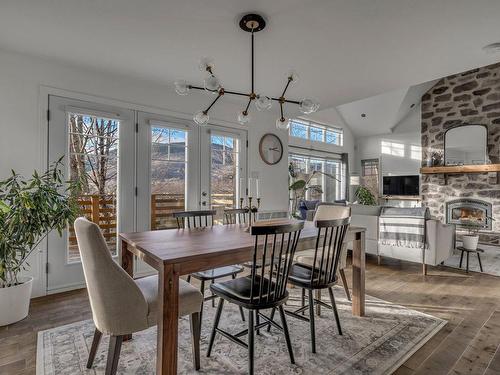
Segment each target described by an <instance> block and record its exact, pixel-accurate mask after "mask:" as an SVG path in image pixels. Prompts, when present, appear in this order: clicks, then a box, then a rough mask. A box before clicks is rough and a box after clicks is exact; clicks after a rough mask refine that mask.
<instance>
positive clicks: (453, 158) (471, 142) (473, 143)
mask: <svg viewBox="0 0 500 375" xmlns="http://www.w3.org/2000/svg"><path fill="white" fill-rule="evenodd" d="M488 163H489V159H488V129H487V127H486V125H480V124H470V125H469V124H464V125H459V126H456V127H453V128H450V129H448V130H447V131H446V132H445V133H444V164H445V165H484V164H488Z"/></svg>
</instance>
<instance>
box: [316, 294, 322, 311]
mask: <svg viewBox="0 0 500 375" xmlns="http://www.w3.org/2000/svg"><path fill="white" fill-rule="evenodd" d="M316 299H317V300H318V301H321V289H317V290H316ZM316 315H318V316H321V305H320V304H319V303H317V304H316Z"/></svg>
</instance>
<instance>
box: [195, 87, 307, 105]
mask: <svg viewBox="0 0 500 375" xmlns="http://www.w3.org/2000/svg"><path fill="white" fill-rule="evenodd" d="M189 88H190V89H193V90H200V91H205V88H204V87H200V86H193V85H189ZM224 93H225V94H231V95H239V96H246V97H247V98H249V97H250V96H251V94H246V93H244V92H238V91H229V90H226V89H224ZM270 99H271V100H274V101H277V102H279V101H280V98H270ZM284 102H285V103H291V104H300V102H299V101H297V100H288V99H285V100H284Z"/></svg>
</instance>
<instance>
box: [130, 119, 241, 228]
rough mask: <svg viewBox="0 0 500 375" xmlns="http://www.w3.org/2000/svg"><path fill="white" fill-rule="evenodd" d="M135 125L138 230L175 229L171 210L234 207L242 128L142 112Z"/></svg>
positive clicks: (239, 167)
mask: <svg viewBox="0 0 500 375" xmlns="http://www.w3.org/2000/svg"><path fill="white" fill-rule="evenodd" d="M138 126H139V130H138V138H137V139H138V159H137V160H138V164H137V182H138V184H137V187H138V195H137V197H138V198H137V212H138V222H137V229H138V230H159V229H169V228H175V227H176V221H175V220H173V217H172V213H173V212H175V211H183V210H204V209H206V210H208V209H215V210H217V211H218V212H219V211H220V212H222V210H223V208H224V207H237V204H238V203H237V202H238V198H239V196H240V192H239V190H238V189H239V183H238V181H239V178H240V177H243V178H245V177H246V169H247V168H246V164H247V163H246V140H247V133H246V131H239V130H234V129H228V128H225V127H220V126H215V125H208V126H203V127H200V126H198V125H196V124H194V123H193V122H192V121H183V120H179V119H173V118H169V117H166V116H159V115H155V114H151V113H144V112H139V114H138ZM220 217H222V215H220Z"/></svg>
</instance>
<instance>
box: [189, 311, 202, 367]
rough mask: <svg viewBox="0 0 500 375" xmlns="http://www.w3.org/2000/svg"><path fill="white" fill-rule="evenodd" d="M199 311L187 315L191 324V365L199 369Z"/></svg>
mask: <svg viewBox="0 0 500 375" xmlns="http://www.w3.org/2000/svg"><path fill="white" fill-rule="evenodd" d="M199 320H200V313H194V314H191V315H190V316H189V322H190V324H191V345H192V347H193V366H194V369H195V370H197V371H198V370H199V369H200V336H201V333H200V327H201V325H200V322H199Z"/></svg>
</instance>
